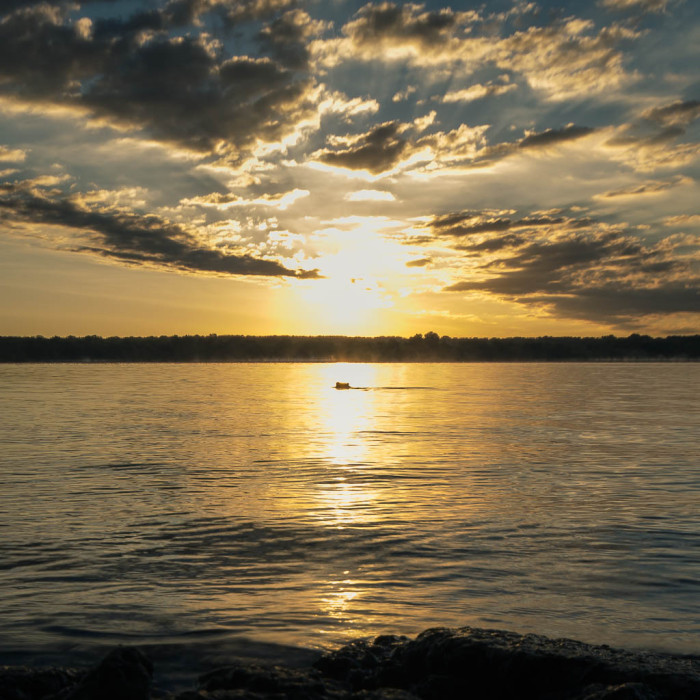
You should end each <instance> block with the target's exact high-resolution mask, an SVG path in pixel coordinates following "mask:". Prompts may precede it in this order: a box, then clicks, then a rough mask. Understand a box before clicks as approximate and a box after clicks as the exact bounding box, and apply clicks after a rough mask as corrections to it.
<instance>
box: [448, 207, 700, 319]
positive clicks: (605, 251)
mask: <svg viewBox="0 0 700 700" xmlns="http://www.w3.org/2000/svg"><path fill="white" fill-rule="evenodd" d="M537 218H539V217H537ZM523 220H525V219H521V220H520V221H523ZM581 222H586V224H585V225H586V226H587V227H586V230H581V228H582V226H581ZM572 223H573V224H575V225H572ZM576 224H578V225H576ZM680 245H682V243H681V242H680V241H674V240H673V239H672V238H668V239H663V240H661V241H660V242H658V243H656V244H649V243H645V242H644V241H642V240H641V239H639V238H637V237H636V236H634V235H632V234H629V233H626V232H624V231H622V230H616V229H611V228H609V227H605V226H603V225H600V224H596V223H595V222H591V221H587V220H580V221H574V222H572V221H571V220H568V219H566V220H564V221H563V222H562V223H561V224H559V225H558V226H555V227H554V228H553V229H546V230H538V229H532V230H524V231H522V232H518V233H508V234H506V235H498V234H494V235H490V236H482V237H480V238H479V239H478V240H475V241H473V242H471V241H469V242H464V241H461V242H460V243H459V245H457V246H455V249H456V250H459V251H462V252H464V253H465V254H466V255H467V256H469V257H470V258H477V259H478V257H479V256H480V255H484V254H488V256H489V257H488V258H487V259H485V260H484V261H483V262H482V263H481V265H480V266H479V267H478V268H477V271H478V276H476V277H473V278H472V279H468V280H462V281H460V282H457V283H456V284H453V285H451V286H449V287H447V288H446V291H452V292H485V293H488V294H493V295H496V296H502V297H506V298H508V299H510V300H513V301H516V302H519V303H521V304H526V305H532V306H535V307H537V306H542V305H545V306H548V307H550V308H551V309H552V310H553V312H554V313H555V314H556V315H559V316H565V317H577V318H587V319H597V320H601V321H605V320H607V321H616V322H617V321H620V320H624V319H625V317H630V318H632V317H639V316H644V315H649V314H656V313H675V312H689V311H697V309H698V308H700V306H699V303H698V302H699V301H700V278H699V277H698V276H697V275H696V274H695V273H694V272H693V271H692V268H691V266H690V264H689V263H688V261H687V260H686V259H684V258H683V257H682V256H680V255H678V254H676V253H675V249H676V247H679V246H680ZM696 252H697V251H696ZM472 269H473V268H472Z"/></svg>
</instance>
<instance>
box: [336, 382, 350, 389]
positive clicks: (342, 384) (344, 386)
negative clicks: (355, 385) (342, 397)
mask: <svg viewBox="0 0 700 700" xmlns="http://www.w3.org/2000/svg"><path fill="white" fill-rule="evenodd" d="M335 388H336V389H349V388H350V383H349V382H336V383H335Z"/></svg>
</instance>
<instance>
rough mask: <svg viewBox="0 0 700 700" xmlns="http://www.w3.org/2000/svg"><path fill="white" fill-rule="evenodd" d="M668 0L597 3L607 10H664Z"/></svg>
mask: <svg viewBox="0 0 700 700" xmlns="http://www.w3.org/2000/svg"><path fill="white" fill-rule="evenodd" d="M669 3H670V0H599V2H598V4H599V5H600V6H601V7H604V8H606V9H608V10H616V11H624V10H639V11H641V12H642V13H645V12H664V11H665V10H666V8H667V7H668V5H669Z"/></svg>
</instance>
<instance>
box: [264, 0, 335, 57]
mask: <svg viewBox="0 0 700 700" xmlns="http://www.w3.org/2000/svg"><path fill="white" fill-rule="evenodd" d="M325 26H326V25H325V24H324V23H323V22H318V21H314V20H313V19H312V18H311V17H310V16H309V15H308V14H307V13H306V12H304V11H302V10H290V11H289V12H285V13H284V14H283V15H281V16H280V17H277V18H276V19H274V20H273V21H272V22H270V23H269V24H268V25H267V26H265V27H264V28H263V29H262V30H261V32H260V35H259V38H260V39H261V40H262V43H263V46H264V47H266V48H267V49H268V50H269V51H270V53H271V55H272V56H273V58H275V59H276V60H278V61H279V62H280V63H281V64H282V65H284V66H286V67H287V68H291V69H296V70H306V69H307V68H308V67H309V50H308V48H307V42H308V40H309V39H310V38H311V37H312V36H314V35H316V34H318V33H320V32H321V31H322V30H323V28H324V27H325Z"/></svg>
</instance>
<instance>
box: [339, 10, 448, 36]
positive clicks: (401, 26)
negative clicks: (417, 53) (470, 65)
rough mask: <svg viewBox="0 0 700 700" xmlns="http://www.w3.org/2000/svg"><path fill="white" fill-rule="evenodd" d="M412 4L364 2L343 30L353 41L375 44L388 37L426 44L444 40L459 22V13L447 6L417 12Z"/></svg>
mask: <svg viewBox="0 0 700 700" xmlns="http://www.w3.org/2000/svg"><path fill="white" fill-rule="evenodd" d="M419 10H420V6H417V5H414V4H412V3H406V4H396V3H393V2H382V3H379V4H369V5H365V6H364V7H363V8H361V9H360V10H359V12H358V13H357V18H356V19H355V20H353V21H352V22H349V23H348V24H346V25H345V26H344V27H343V31H344V32H345V33H346V34H347V35H349V36H350V37H351V38H352V39H353V41H354V42H355V43H357V44H370V45H371V44H376V43H377V42H381V41H384V40H386V39H389V40H394V41H396V40H400V41H408V42H414V41H415V42H418V43H420V44H422V45H423V46H425V47H427V46H430V45H434V44H442V43H444V42H445V41H446V40H447V38H448V37H449V36H450V34H451V33H452V32H453V30H454V28H455V27H456V26H457V24H458V21H459V15H458V14H456V13H455V12H453V11H452V10H450V9H449V8H447V9H443V10H437V11H432V12H419Z"/></svg>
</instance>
